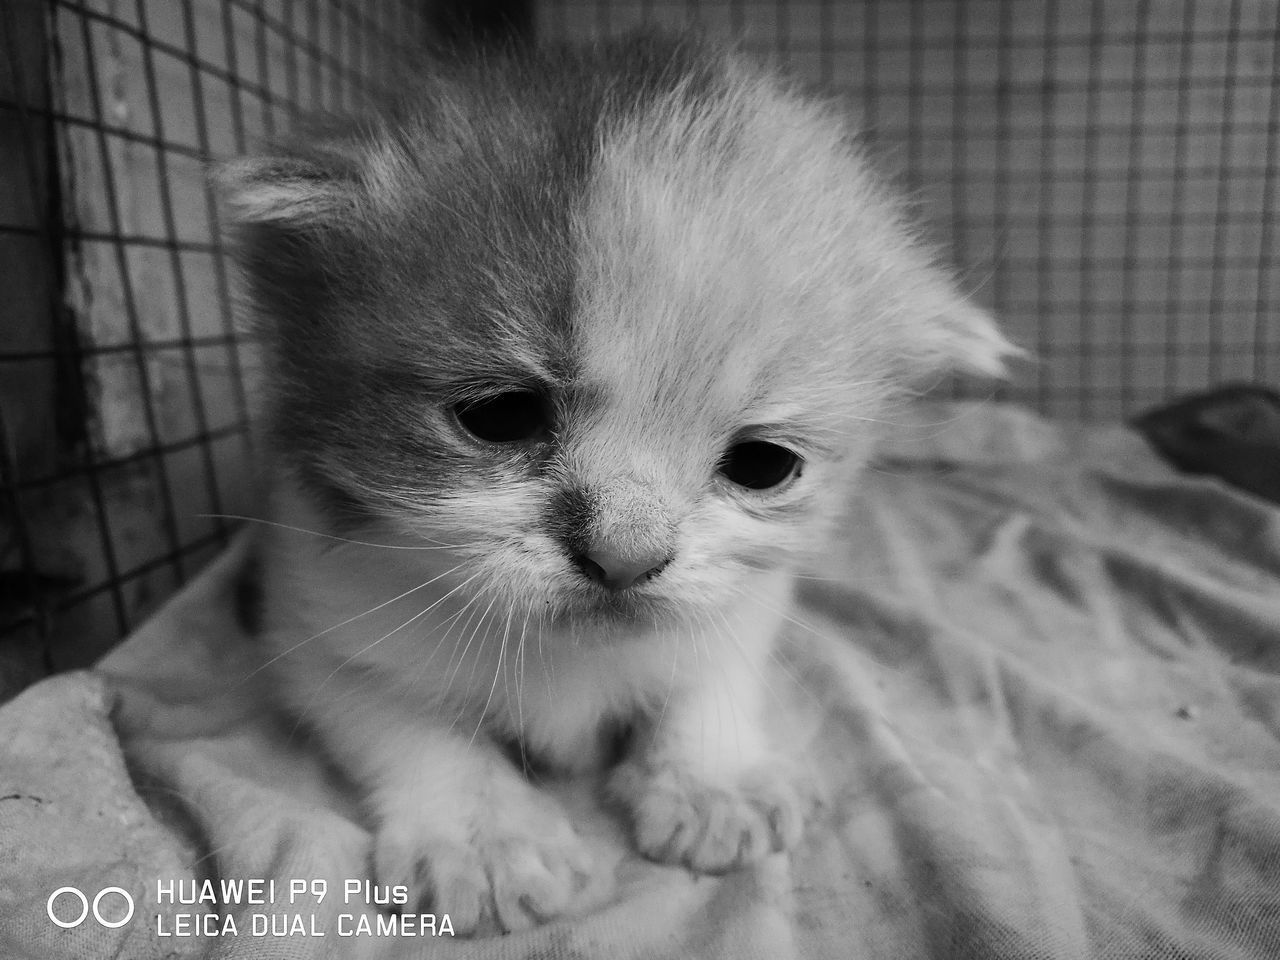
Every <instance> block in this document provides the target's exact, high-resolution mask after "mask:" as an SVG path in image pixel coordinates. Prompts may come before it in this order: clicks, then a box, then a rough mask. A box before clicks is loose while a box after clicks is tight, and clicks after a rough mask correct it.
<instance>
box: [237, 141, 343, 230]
mask: <svg viewBox="0 0 1280 960" xmlns="http://www.w3.org/2000/svg"><path fill="white" fill-rule="evenodd" d="M213 182H214V184H215V185H216V187H217V189H218V194H219V196H220V197H221V199H222V203H223V206H224V208H225V210H226V213H227V219H228V223H229V226H230V227H231V228H232V235H233V237H234V236H236V235H237V234H238V233H241V232H243V231H245V230H252V229H253V228H255V227H261V228H265V229H267V230H272V231H278V232H281V233H299V234H301V233H305V232H307V230H308V228H313V227H323V226H324V225H326V224H331V223H334V222H336V221H337V220H339V219H340V216H341V214H342V213H343V212H344V211H348V210H350V209H351V208H352V207H353V206H354V204H355V202H356V190H357V184H358V178H357V173H356V170H355V167H354V165H353V164H352V162H351V161H350V160H349V159H348V158H345V157H341V156H327V155H320V156H316V157H293V156H277V157H273V156H266V157H243V158H240V159H237V160H231V161H228V162H226V163H223V164H220V165H219V166H217V167H215V168H214V170H213Z"/></svg>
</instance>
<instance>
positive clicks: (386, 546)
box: [195, 513, 481, 550]
mask: <svg viewBox="0 0 1280 960" xmlns="http://www.w3.org/2000/svg"><path fill="white" fill-rule="evenodd" d="M195 516H197V517H201V518H204V519H209V520H240V521H243V522H245V523H260V524H262V525H263V526H266V527H279V528H280V529H281V530H292V531H293V532H294V533H305V534H307V535H308V536H312V537H320V538H321V539H324V540H335V541H337V542H338V543H347V544H351V545H352V546H357V547H378V548H380V549H382V550H467V549H474V548H476V547H479V546H481V544H480V543H470V544H461V543H441V542H440V541H439V540H432V539H431V538H429V537H423V538H422V539H424V540H427V541H428V542H429V543H430V544H432V545H431V546H421V547H420V546H413V545H411V544H403V543H374V542H372V541H370V540H353V539H351V538H350V537H339V536H337V535H336V534H332V533H322V532H321V531H319V530H308V529H307V528H306V527H295V526H293V525H292V524H289V523H278V522H277V521H275V520H264V519H263V518H262V517H249V516H245V515H244V514H239V513H197V514H195ZM415 535H416V534H415Z"/></svg>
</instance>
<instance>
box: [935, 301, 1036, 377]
mask: <svg viewBox="0 0 1280 960" xmlns="http://www.w3.org/2000/svg"><path fill="white" fill-rule="evenodd" d="M916 346H917V347H918V348H919V349H920V351H921V354H922V356H920V357H919V359H920V360H921V361H923V366H924V367H925V368H926V372H927V373H930V374H932V373H938V372H941V371H953V372H955V373H963V374H969V375H971V376H978V377H985V378H991V379H1003V378H1004V377H1006V376H1008V373H1009V370H1008V367H1007V365H1006V362H1007V361H1009V360H1013V359H1016V358H1017V357H1021V356H1025V355H1026V351H1025V350H1023V349H1021V348H1020V347H1016V346H1014V345H1013V344H1012V343H1010V342H1009V341H1008V340H1007V339H1005V337H1004V334H1002V333H1001V332H1000V329H999V327H998V326H997V325H996V322H995V319H994V318H993V317H992V316H991V314H989V313H988V312H987V311H986V310H984V309H982V308H981V307H979V306H977V305H976V304H973V303H970V302H969V301H968V300H965V299H963V298H960V297H954V298H948V301H947V302H944V303H943V304H942V305H941V307H940V309H938V310H937V311H936V312H935V313H934V316H933V317H932V322H930V323H928V324H926V327H925V330H924V331H923V333H922V335H921V341H920V342H919V343H918V344H917V345H916Z"/></svg>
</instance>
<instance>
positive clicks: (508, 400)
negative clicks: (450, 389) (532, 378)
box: [453, 390, 548, 443]
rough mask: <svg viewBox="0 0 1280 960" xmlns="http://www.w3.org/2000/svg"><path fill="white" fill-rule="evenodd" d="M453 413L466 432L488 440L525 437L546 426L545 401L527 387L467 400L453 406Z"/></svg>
mask: <svg viewBox="0 0 1280 960" xmlns="http://www.w3.org/2000/svg"><path fill="white" fill-rule="evenodd" d="M453 415H454V416H455V417H457V418H458V422H459V423H460V424H462V426H463V427H464V428H465V429H466V431H467V432H468V433H470V434H471V435H472V436H474V437H477V438H478V439H480V440H484V441H486V442H488V443H515V442H517V441H520V440H528V439H529V438H530V437H533V436H536V435H537V434H539V433H541V432H542V431H543V430H545V429H547V426H548V422H547V408H546V404H545V403H543V400H542V397H540V396H538V394H536V393H533V392H531V391H529V390H512V391H510V392H509V393H499V394H497V395H495V396H492V397H485V398H484V399H482V400H468V401H466V402H464V403H460V404H458V405H457V406H455V407H454V408H453Z"/></svg>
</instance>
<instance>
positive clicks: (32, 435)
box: [0, 0, 424, 688]
mask: <svg viewBox="0 0 1280 960" xmlns="http://www.w3.org/2000/svg"><path fill="white" fill-rule="evenodd" d="M3 18H4V19H3V28H4V44H5V49H4V53H3V59H4V61H5V65H4V66H3V67H0V123H2V124H3V127H4V137H3V142H4V144H5V148H4V155H3V156H4V160H3V163H4V166H3V175H4V184H5V189H4V191H3V197H2V198H0V205H2V206H0V243H2V244H3V247H0V250H3V256H4V273H5V275H6V276H7V277H9V278H10V283H11V287H12V288H13V290H14V297H13V300H12V301H11V304H10V307H9V308H8V310H7V311H6V312H7V314H8V315H7V316H6V317H5V320H4V325H3V331H4V332H3V337H2V338H0V470H2V471H3V472H2V474H0V487H2V489H3V498H4V499H3V501H2V505H0V575H2V576H3V581H2V585H3V589H2V591H0V636H3V638H4V639H3V646H2V647H0V651H2V655H3V657H4V659H3V660H0V676H3V677H5V678H6V685H7V686H9V687H11V688H12V687H16V686H20V685H21V684H22V682H23V681H24V679H26V678H27V676H28V675H29V674H31V673H32V672H33V671H45V670H49V669H54V668H57V667H60V666H67V665H73V664H77V663H84V662H87V661H89V660H91V659H93V658H94V657H95V656H96V655H97V654H99V653H101V652H102V650H103V649H104V647H105V646H106V645H109V644H110V643H111V642H112V641H114V640H115V639H116V638H118V637H119V636H121V635H123V634H124V633H125V632H127V631H128V630H129V629H130V628H131V627H132V626H133V625H134V624H136V622H137V621H138V619H139V618H140V617H141V616H143V615H144V614H145V613H146V612H147V611H148V610H149V609H150V608H151V607H152V606H154V604H155V603H156V602H158V601H159V600H160V599H162V598H163V597H164V596H166V595H167V594H168V593H170V592H172V590H173V589H175V588H176V587H177V586H178V585H179V584H181V583H182V582H184V581H185V580H186V579H187V578H189V577H190V576H191V575H192V573H193V572H194V571H196V570H197V569H199V567H200V566H201V564H202V563H204V562H205V561H206V560H207V559H208V558H209V557H210V556H211V555H213V554H214V553H216V551H217V550H218V549H219V548H220V547H221V546H222V545H223V544H224V543H225V542H226V540H227V537H228V533H229V530H230V529H231V527H232V525H233V524H232V521H230V520H229V519H227V516H228V515H230V514H236V513H243V512H245V511H246V509H248V508H247V506H246V504H245V497H246V496H247V493H246V490H247V484H246V471H247V470H248V469H249V466H250V463H251V454H252V446H251V439H250V433H249V430H248V425H249V409H250V404H249V400H248V393H249V382H250V381H251V380H252V377H253V370H254V363H253V353H252V350H251V348H250V346H249V345H248V344H247V343H246V342H245V340H244V336H243V334H242V332H241V331H240V330H239V329H238V328H237V326H236V323H235V320H234V317H233V300H234V294H233V279H232V277H231V274H230V271H229V267H228V264H227V262H226V260H225V258H224V256H223V253H222V251H221V248H220V246H219V227H218V212H217V208H216V204H215V202H214V197H213V195H212V194H211V192H210V189H209V185H208V183H207V181H206V172H205V171H206V164H207V161H208V160H209V159H210V158H215V157H226V156H231V155H234V154H237V153H243V152H244V151H245V150H247V149H249V148H250V147H251V145H253V144H254V143H255V142H256V141H258V140H259V139H261V138H262V137H264V136H268V137H269V136H271V135H273V134H275V133H277V132H278V131H281V130H283V129H285V128H287V126H288V124H289V122H290V121H291V119H292V118H293V117H294V116H296V115H297V114H298V113H299V112H301V111H306V110H313V109H330V110H351V109H356V108H358V106H359V104H360V103H361V102H362V99H363V98H364V97H366V96H368V95H369V94H370V93H372V92H376V91H378V90H379V89H382V88H385V87H387V86H388V85H389V84H390V83H391V82H392V78H393V77H394V76H395V75H396V74H397V71H398V70H399V69H400V68H401V67H402V66H404V65H405V64H406V63H407V61H408V60H410V59H412V58H413V57H416V56H418V55H419V51H420V43H421V40H422V36H423V29H424V26H423V22H424V18H423V14H422V10H421V9H420V5H418V4H414V3H410V2H403V0H375V2H362V3H352V2H345V0H219V2H204V0H182V2H172V0H136V2H135V0H86V2H83V3H80V2H74V0H55V2H51V3H41V2H34V0H33V2H21V3H17V4H5V5H4V7H3Z"/></svg>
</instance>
